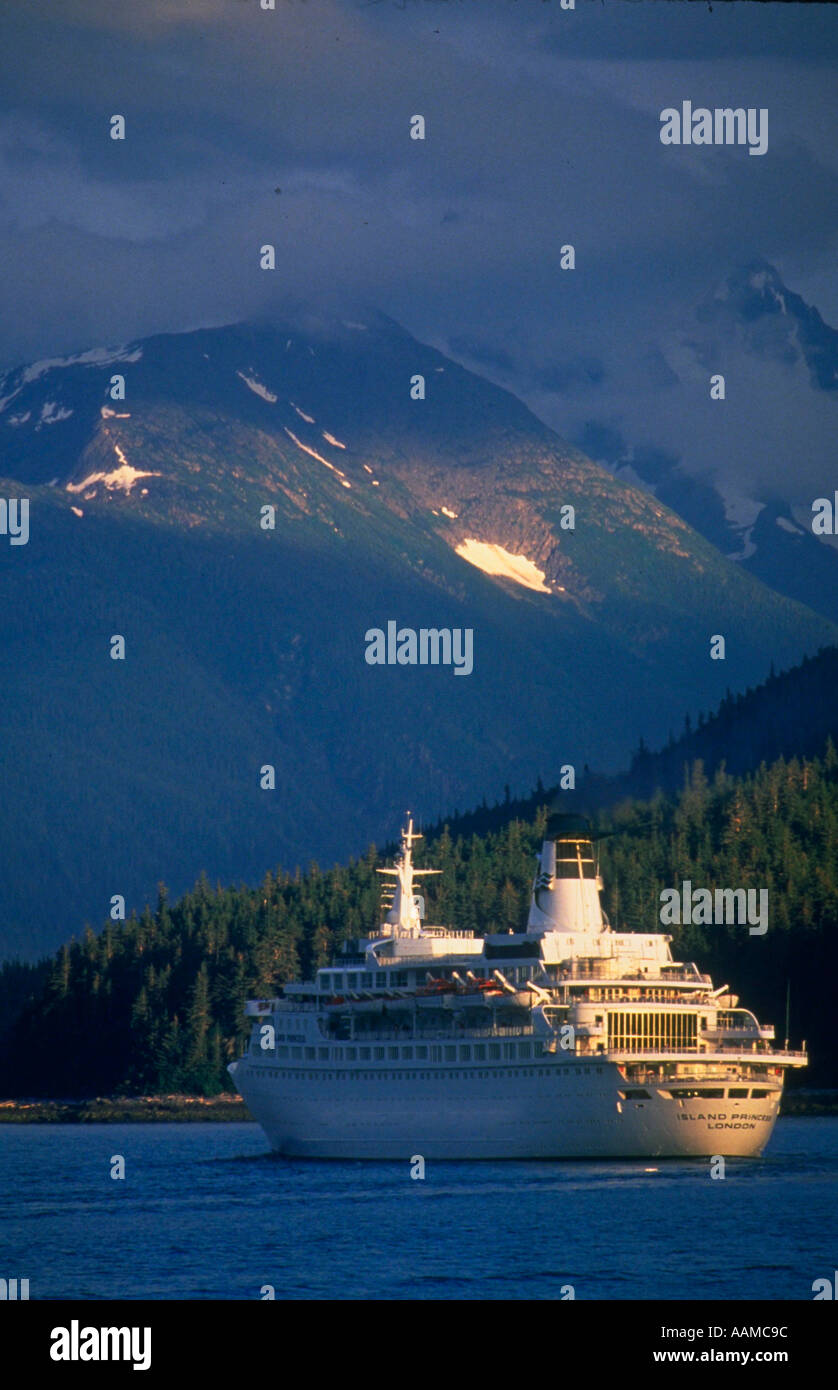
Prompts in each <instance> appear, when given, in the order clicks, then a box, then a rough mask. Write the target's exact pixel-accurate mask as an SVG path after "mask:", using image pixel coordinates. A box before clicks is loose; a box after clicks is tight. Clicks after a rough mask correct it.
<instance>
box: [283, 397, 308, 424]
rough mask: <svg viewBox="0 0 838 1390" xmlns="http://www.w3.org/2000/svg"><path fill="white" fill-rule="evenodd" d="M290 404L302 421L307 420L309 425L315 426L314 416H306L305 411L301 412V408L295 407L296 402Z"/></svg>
mask: <svg viewBox="0 0 838 1390" xmlns="http://www.w3.org/2000/svg"><path fill="white" fill-rule="evenodd" d="M288 404H289V405H290V406H291V408H292V409H293V410H296V412H297V414H298V415H299V417H300V419H301V420H305V422H306V424H307V425H313V424H314V416H313V415H306V413H305V411H304V410H300V407H299V406H298V405H294V402H293V401H289V402H288Z"/></svg>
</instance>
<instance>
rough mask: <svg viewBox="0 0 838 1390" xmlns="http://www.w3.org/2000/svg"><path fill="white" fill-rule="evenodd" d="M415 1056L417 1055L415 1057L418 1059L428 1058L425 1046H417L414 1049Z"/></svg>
mask: <svg viewBox="0 0 838 1390" xmlns="http://www.w3.org/2000/svg"><path fill="white" fill-rule="evenodd" d="M416 1056H417V1058H418V1059H419V1060H420V1061H422V1062H426V1061H427V1060H428V1049H427V1047H417V1049H416Z"/></svg>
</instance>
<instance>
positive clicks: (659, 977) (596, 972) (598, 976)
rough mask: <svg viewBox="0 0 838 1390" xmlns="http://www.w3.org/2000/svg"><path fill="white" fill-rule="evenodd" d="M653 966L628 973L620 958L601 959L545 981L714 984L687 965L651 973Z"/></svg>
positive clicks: (569, 968)
mask: <svg viewBox="0 0 838 1390" xmlns="http://www.w3.org/2000/svg"><path fill="white" fill-rule="evenodd" d="M652 965H653V963H652V962H650V964H649V969H648V970H628V969H626V965H625V963H624V962H623V961H621V960H620V958H619V956H602V957H594V958H593V959H592V960H586V962H585V963H584V964H583V963H582V962H581V961H573V962H572V963H570V964H568V965H560V966H558V967H557V969H556V970H555V972H553V971H549V970H548V978H549V979H550V981H555V982H556V983H561V982H562V981H564V980H589V981H591V983H593V984H599V983H600V982H601V981H602V980H610V981H613V980H630V981H632V982H634V981H639V982H640V983H641V984H660V983H664V984H666V983H668V982H670V981H674V982H675V983H676V984H677V983H683V982H686V983H689V984H702V985H712V983H713V978H712V976H711V975H702V974H701V972H700V971H698V970H693V969H691V968H690V967H689V966H686V965H685V966H677V967H675V968H672V967H670V966H668V965H661V966H658V968H657V969H656V970H653V968H652Z"/></svg>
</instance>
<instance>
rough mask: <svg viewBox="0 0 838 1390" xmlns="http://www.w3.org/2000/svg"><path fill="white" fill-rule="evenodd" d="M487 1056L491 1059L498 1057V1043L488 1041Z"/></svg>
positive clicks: (495, 1059)
mask: <svg viewBox="0 0 838 1390" xmlns="http://www.w3.org/2000/svg"><path fill="white" fill-rule="evenodd" d="M489 1056H490V1058H491V1059H492V1060H493V1061H497V1059H498V1057H500V1043H489Z"/></svg>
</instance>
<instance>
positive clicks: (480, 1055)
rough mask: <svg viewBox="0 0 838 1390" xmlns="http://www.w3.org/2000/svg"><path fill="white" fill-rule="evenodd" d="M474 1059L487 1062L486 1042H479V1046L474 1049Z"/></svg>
mask: <svg viewBox="0 0 838 1390" xmlns="http://www.w3.org/2000/svg"><path fill="white" fill-rule="evenodd" d="M474 1060H475V1061H476V1062H485V1060H486V1044H485V1043H478V1044H477V1046H476V1047H475V1049H474Z"/></svg>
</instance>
